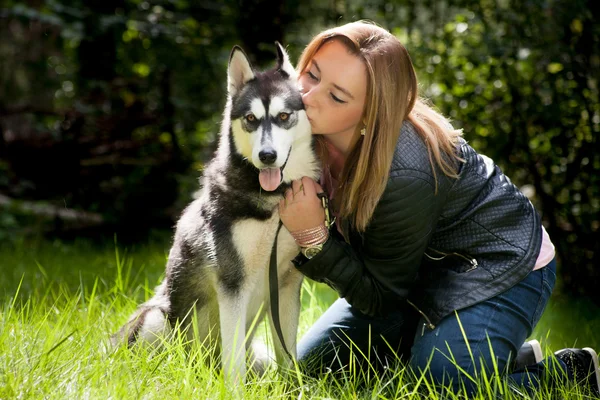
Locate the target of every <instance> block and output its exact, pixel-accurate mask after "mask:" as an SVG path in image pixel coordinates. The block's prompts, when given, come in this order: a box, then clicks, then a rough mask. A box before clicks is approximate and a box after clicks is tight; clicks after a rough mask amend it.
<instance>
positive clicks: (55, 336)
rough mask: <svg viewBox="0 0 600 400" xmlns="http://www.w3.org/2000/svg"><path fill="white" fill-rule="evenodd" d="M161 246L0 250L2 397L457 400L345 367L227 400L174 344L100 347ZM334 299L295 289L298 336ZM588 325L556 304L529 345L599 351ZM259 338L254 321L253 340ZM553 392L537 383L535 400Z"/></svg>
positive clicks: (268, 381) (575, 307)
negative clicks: (299, 297) (299, 307)
mask: <svg viewBox="0 0 600 400" xmlns="http://www.w3.org/2000/svg"><path fill="white" fill-rule="evenodd" d="M169 244H170V243H169V237H168V236H162V235H160V236H158V237H157V238H156V239H155V240H153V241H151V242H149V243H145V244H138V245H135V246H121V245H119V244H117V245H115V244H114V243H110V242H107V243H104V244H96V245H95V244H92V243H90V242H89V241H77V242H74V243H73V242H71V243H65V242H62V241H58V240H57V241H40V242H37V241H17V242H15V243H13V244H10V245H8V244H4V245H2V246H0V271H1V272H2V280H1V281H0V399H11V398H23V399H28V398H52V399H66V398H69V399H71V398H73V399H82V398H88V399H104V398H119V399H121V398H124V399H126V398H161V399H162V398H202V399H205V398H210V399H213V398H222V399H227V398H232V397H241V396H243V397H244V398H249V399H264V398H271V399H275V398H294V399H301V398H306V399H313V398H335V399H338V398H339V399H354V398H377V399H393V398H401V397H402V398H431V399H437V398H448V399H454V398H464V394H462V393H457V394H455V393H452V392H449V391H445V390H443V389H442V390H441V389H440V388H439V387H434V386H433V385H432V383H431V381H430V380H429V379H428V378H427V375H426V374H425V375H421V374H414V373H413V372H412V371H410V370H409V369H408V368H405V367H404V366H402V365H401V364H399V365H398V366H396V367H395V368H392V369H390V370H389V371H387V373H386V374H384V375H377V374H374V373H372V372H370V371H360V370H357V369H351V370H350V372H349V373H347V374H345V375H342V376H334V375H332V374H326V375H325V376H323V377H322V378H321V379H318V380H317V379H311V378H309V377H307V376H304V375H303V374H302V373H300V372H299V371H292V373H291V374H287V375H286V377H285V378H284V377H283V376H282V375H281V374H279V373H277V372H276V371H275V370H269V371H268V372H267V374H266V375H264V376H262V377H250V378H249V379H248V382H247V384H246V385H245V386H244V387H243V388H242V389H240V391H238V392H235V391H232V390H231V388H228V386H227V385H226V384H225V381H224V379H223V376H222V373H221V370H220V368H219V367H218V366H216V367H215V366H208V365H207V363H206V362H205V357H206V354H205V353H203V352H202V351H201V350H200V349H199V348H198V347H192V348H191V349H190V347H189V346H187V344H186V343H185V340H184V339H183V338H182V337H181V336H176V337H175V338H174V339H173V340H170V341H168V342H166V343H165V344H164V346H165V349H164V350H163V351H161V352H158V353H156V354H150V353H148V352H147V351H146V350H144V349H139V350H137V351H130V350H128V349H127V348H124V347H121V348H117V349H112V348H110V347H109V346H108V337H109V335H110V334H111V333H113V332H116V331H117V330H118V329H119V327H120V326H121V325H122V324H123V323H124V322H125V321H126V320H127V318H128V316H129V315H130V314H131V312H132V311H133V310H134V309H135V308H136V306H137V305H138V304H139V303H140V302H141V301H144V300H146V299H148V298H149V297H150V296H151V295H152V293H153V289H154V287H155V286H156V285H157V284H158V283H159V282H160V280H161V278H162V274H163V270H164V264H165V260H166V255H167V252H168V246H169ZM335 298H336V296H335V293H334V292H333V291H332V290H330V289H329V288H327V287H325V286H323V285H319V284H315V283H313V282H309V281H305V283H304V286H303V291H302V300H303V308H302V312H301V320H300V327H299V335H302V334H303V333H305V332H306V331H307V330H308V328H309V327H310V325H311V324H312V323H314V322H315V321H316V319H317V318H318V317H319V315H320V314H321V313H322V312H323V311H324V310H325V309H326V308H327V307H328V306H329V304H331V302H333V301H334V299H335ZM590 315H595V316H596V317H595V319H594V318H592V317H590ZM598 318H599V317H598V313H597V309H596V314H593V310H592V309H591V305H590V304H588V303H586V302H584V301H570V302H569V301H567V300H566V299H565V298H563V297H560V296H556V298H555V300H553V302H552V303H551V305H550V306H549V308H548V310H547V312H546V314H545V316H544V318H543V319H542V322H541V323H540V325H539V326H538V328H537V329H536V331H535V333H534V337H536V338H538V339H541V341H542V343H543V345H546V346H544V347H545V351H546V352H547V353H548V354H549V353H550V352H551V351H552V350H556V349H558V348H561V347H566V346H572V345H574V344H577V345H579V346H584V345H585V346H590V347H594V348H598V338H597V335H595V333H594V332H599V331H600V329H599V328H600V321H599V320H598ZM574 326H576V327H578V329H573V327H574ZM266 330H267V328H266V324H263V325H262V326H261V329H260V330H259V336H265V332H266ZM357 356H358V357H360V355H357ZM479 378H480V379H479V382H480V384H479V386H478V390H479V392H478V394H477V395H476V397H479V398H490V397H494V396H499V397H500V398H515V399H517V398H519V399H520V398H523V395H522V394H519V392H518V391H515V390H512V389H510V388H509V387H508V383H507V382H506V380H504V379H497V378H496V377H494V376H486V375H485V374H483V375H482V376H480V377H479ZM365 382H368V384H367V385H364V383H365ZM440 391H441V393H442V394H440ZM559 391H560V395H561V396H562V397H564V398H582V394H581V391H580V390H579V389H578V388H574V387H568V388H567V387H565V388H560V389H559ZM551 395H552V393H551V389H550V388H547V387H544V388H542V389H541V390H540V391H539V392H538V393H537V394H536V397H538V398H550V396H551Z"/></svg>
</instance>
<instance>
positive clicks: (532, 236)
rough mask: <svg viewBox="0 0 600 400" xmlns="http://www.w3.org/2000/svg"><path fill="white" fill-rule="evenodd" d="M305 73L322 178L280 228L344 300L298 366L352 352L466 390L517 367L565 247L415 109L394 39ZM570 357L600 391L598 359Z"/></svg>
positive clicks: (317, 55)
mask: <svg viewBox="0 0 600 400" xmlns="http://www.w3.org/2000/svg"><path fill="white" fill-rule="evenodd" d="M298 71H299V74H300V78H299V85H300V90H301V92H302V96H303V101H304V104H305V107H306V112H307V115H308V117H309V120H310V123H311V126H312V129H313V133H314V134H315V135H316V139H317V149H318V151H319V152H320V156H321V158H322V160H323V164H324V165H323V178H322V179H321V182H320V184H319V183H317V182H314V181H312V180H311V179H309V178H304V179H302V181H296V182H294V183H293V187H292V188H291V189H290V190H288V191H287V192H286V195H285V199H284V200H282V202H281V204H280V213H281V219H282V221H283V223H284V225H285V226H286V228H287V229H288V230H289V231H290V232H292V234H293V235H294V237H295V238H296V240H297V242H298V243H299V245H300V246H301V247H302V253H301V254H300V255H299V256H298V257H297V258H296V259H295V260H294V263H295V265H296V267H297V268H298V269H299V270H300V271H301V272H302V273H304V274H305V275H306V276H307V277H309V278H311V279H313V280H316V281H319V282H325V283H327V284H328V285H329V286H331V287H332V288H333V289H335V290H336V291H337V292H338V293H339V295H340V299H339V300H337V301H336V302H335V303H334V304H333V305H332V306H331V308H330V309H329V310H328V311H327V312H326V313H325V314H324V315H323V316H322V317H321V318H320V319H319V321H318V322H317V323H316V324H315V325H314V326H313V327H312V328H311V329H310V331H309V332H308V333H307V335H306V336H305V337H304V338H303V339H302V341H301V343H300V344H299V348H298V357H299V360H300V361H301V362H303V363H305V365H306V368H307V369H308V371H309V372H311V373H318V372H319V371H322V370H324V369H326V368H331V369H333V370H339V369H344V368H347V366H348V364H349V363H350V362H351V360H350V359H351V357H352V356H351V354H352V353H354V354H356V355H357V357H356V360H355V361H356V362H358V363H360V362H361V360H367V359H368V361H369V363H370V364H371V365H374V366H375V367H376V368H378V369H384V368H386V367H387V365H388V363H389V362H390V361H391V360H393V359H395V358H396V357H397V356H404V357H406V359H407V360H410V365H411V366H412V367H413V369H414V370H415V371H419V370H427V373H428V374H431V376H432V377H433V378H434V380H435V381H436V382H439V383H442V384H448V383H450V382H451V383H452V385H454V387H455V388H458V387H459V384H460V382H461V381H462V382H464V383H465V384H466V387H467V388H468V390H472V389H473V388H474V386H473V382H472V381H471V380H470V379H468V378H467V379H464V378H465V375H466V374H468V375H470V376H473V377H475V376H477V373H478V369H479V368H481V365H482V362H483V365H484V366H485V368H486V369H487V372H488V373H489V372H490V371H493V370H494V363H495V365H496V366H497V368H498V370H499V371H507V370H508V369H509V368H511V367H514V365H511V360H513V359H514V358H515V356H516V355H517V353H518V349H519V348H521V346H522V345H523V343H524V341H525V339H526V338H527V337H528V336H529V335H530V334H531V332H532V330H533V328H534V327H535V325H536V324H537V322H538V321H539V319H540V316H541V314H542V312H543V310H544V308H545V306H546V304H547V302H548V299H549V297H550V294H551V292H552V289H553V287H554V283H555V279H556V273H555V271H556V262H555V260H554V246H553V245H552V243H551V241H550V238H549V237H548V235H547V233H546V231H545V230H544V228H543V226H542V224H541V221H540V217H539V215H538V214H537V212H536V211H535V209H534V207H533V206H532V204H531V203H530V201H529V200H528V199H527V198H526V197H525V196H524V195H523V194H522V193H521V192H520V191H519V190H518V188H517V187H516V186H514V185H513V184H512V183H511V182H510V180H509V179H508V178H507V177H506V176H505V175H504V174H503V173H502V171H501V170H500V169H499V168H498V166H496V165H495V164H494V163H493V162H492V160H490V159H489V158H487V157H486V156H483V155H481V154H478V153H477V152H476V151H475V150H473V148H472V147H471V146H469V145H468V144H467V143H466V142H465V141H464V140H463V139H462V137H461V132H460V131H459V130H456V129H454V128H452V126H451V125H450V123H449V122H448V121H447V120H446V119H445V118H444V117H443V116H442V115H440V114H439V113H437V112H436V111H434V110H433V109H432V108H430V107H429V106H428V105H426V104H425V103H424V102H423V101H422V100H421V99H420V98H419V97H418V90H417V78H416V74H415V71H414V69H413V66H412V63H411V60H410V57H409V54H408V52H407V50H406V49H405V48H404V46H403V45H402V44H401V43H400V42H399V41H398V40H397V39H396V38H395V37H394V36H393V35H391V34H390V33H389V32H387V31H386V30H385V29H382V28H380V27H378V26H376V25H374V24H370V23H365V22H355V23H350V24H347V25H344V26H341V27H337V28H333V29H330V30H327V31H324V32H322V33H320V34H319V35H317V36H316V37H315V38H314V39H313V40H312V41H311V42H310V44H309V45H308V46H307V47H306V49H305V50H304V52H303V54H302V57H301V59H300V62H299V65H298ZM323 187H325V189H326V190H325V191H326V192H327V193H328V194H329V197H330V200H331V205H332V208H333V212H334V214H335V215H336V221H335V224H333V225H332V226H331V228H330V229H329V226H327V224H326V223H325V222H324V219H325V213H324V209H323V207H322V205H321V200H320V199H319V198H318V197H317V194H318V193H321V192H323V191H324V190H323ZM538 354H539V351H538ZM560 359H564V361H559V364H560V365H561V366H562V367H565V366H567V367H569V368H567V370H569V371H571V370H573V369H577V370H579V369H585V370H586V375H585V376H586V379H587V378H589V383H590V385H591V387H593V386H594V384H595V389H596V390H598V386H599V383H598V382H594V380H597V379H599V378H598V377H599V375H598V372H597V371H595V370H594V363H596V367H595V368H596V370H597V362H598V361H597V356H596V354H595V352H594V351H593V350H591V349H585V350H573V349H570V350H566V351H564V352H563V353H561V357H559V360H560ZM492 360H494V361H492ZM535 361H540V357H539V356H536V357H535ZM565 362H566V364H565ZM575 363H580V364H582V365H581V366H577V365H575ZM363 367H364V368H368V367H367V364H366V363H364V365H363ZM512 369H513V370H514V368H512ZM589 374H591V376H590V377H588V375H589ZM513 378H514V379H517V380H519V381H521V382H523V377H522V376H520V375H518V374H513ZM576 378H578V379H580V378H581V375H578V376H577V377H576Z"/></svg>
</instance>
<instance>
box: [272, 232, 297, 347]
mask: <svg viewBox="0 0 600 400" xmlns="http://www.w3.org/2000/svg"><path fill="white" fill-rule="evenodd" d="M282 226H283V223H282V222H281V221H279V226H278V227H277V232H275V240H274V241H273V248H272V249H271V260H270V261H269V296H270V298H271V318H273V327H274V328H275V332H277V337H279V342H281V346H283V350H284V351H285V353H286V354H287V355H288V357H290V358H292V355H291V354H290V352H289V351H288V349H287V347H286V345H285V341H284V340H283V332H282V331H281V322H280V321H279V282H278V278H277V237H278V236H279V231H280V230H281V227H282Z"/></svg>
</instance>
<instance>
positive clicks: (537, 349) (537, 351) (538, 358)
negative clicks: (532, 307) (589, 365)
mask: <svg viewBox="0 0 600 400" xmlns="http://www.w3.org/2000/svg"><path fill="white" fill-rule="evenodd" d="M527 343H529V345H530V346H531V349H532V350H533V355H534V356H535V363H536V364H537V363H539V362H542V361H543V360H544V354H543V353H542V346H541V345H540V342H538V341H537V340H535V339H532V340H529V341H527ZM596 359H597V358H596Z"/></svg>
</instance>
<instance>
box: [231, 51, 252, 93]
mask: <svg viewBox="0 0 600 400" xmlns="http://www.w3.org/2000/svg"><path fill="white" fill-rule="evenodd" d="M252 79H254V71H253V70H252V66H251V65H250V61H248V57H247V56H246V53H244V50H242V48H241V47H239V46H233V49H232V50H231V55H230V56H229V67H228V68H227V90H228V91H229V94H230V95H231V96H233V95H235V94H236V93H238V92H239V91H240V90H241V89H242V88H243V87H244V85H245V84H246V83H248V81H250V80H252Z"/></svg>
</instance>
